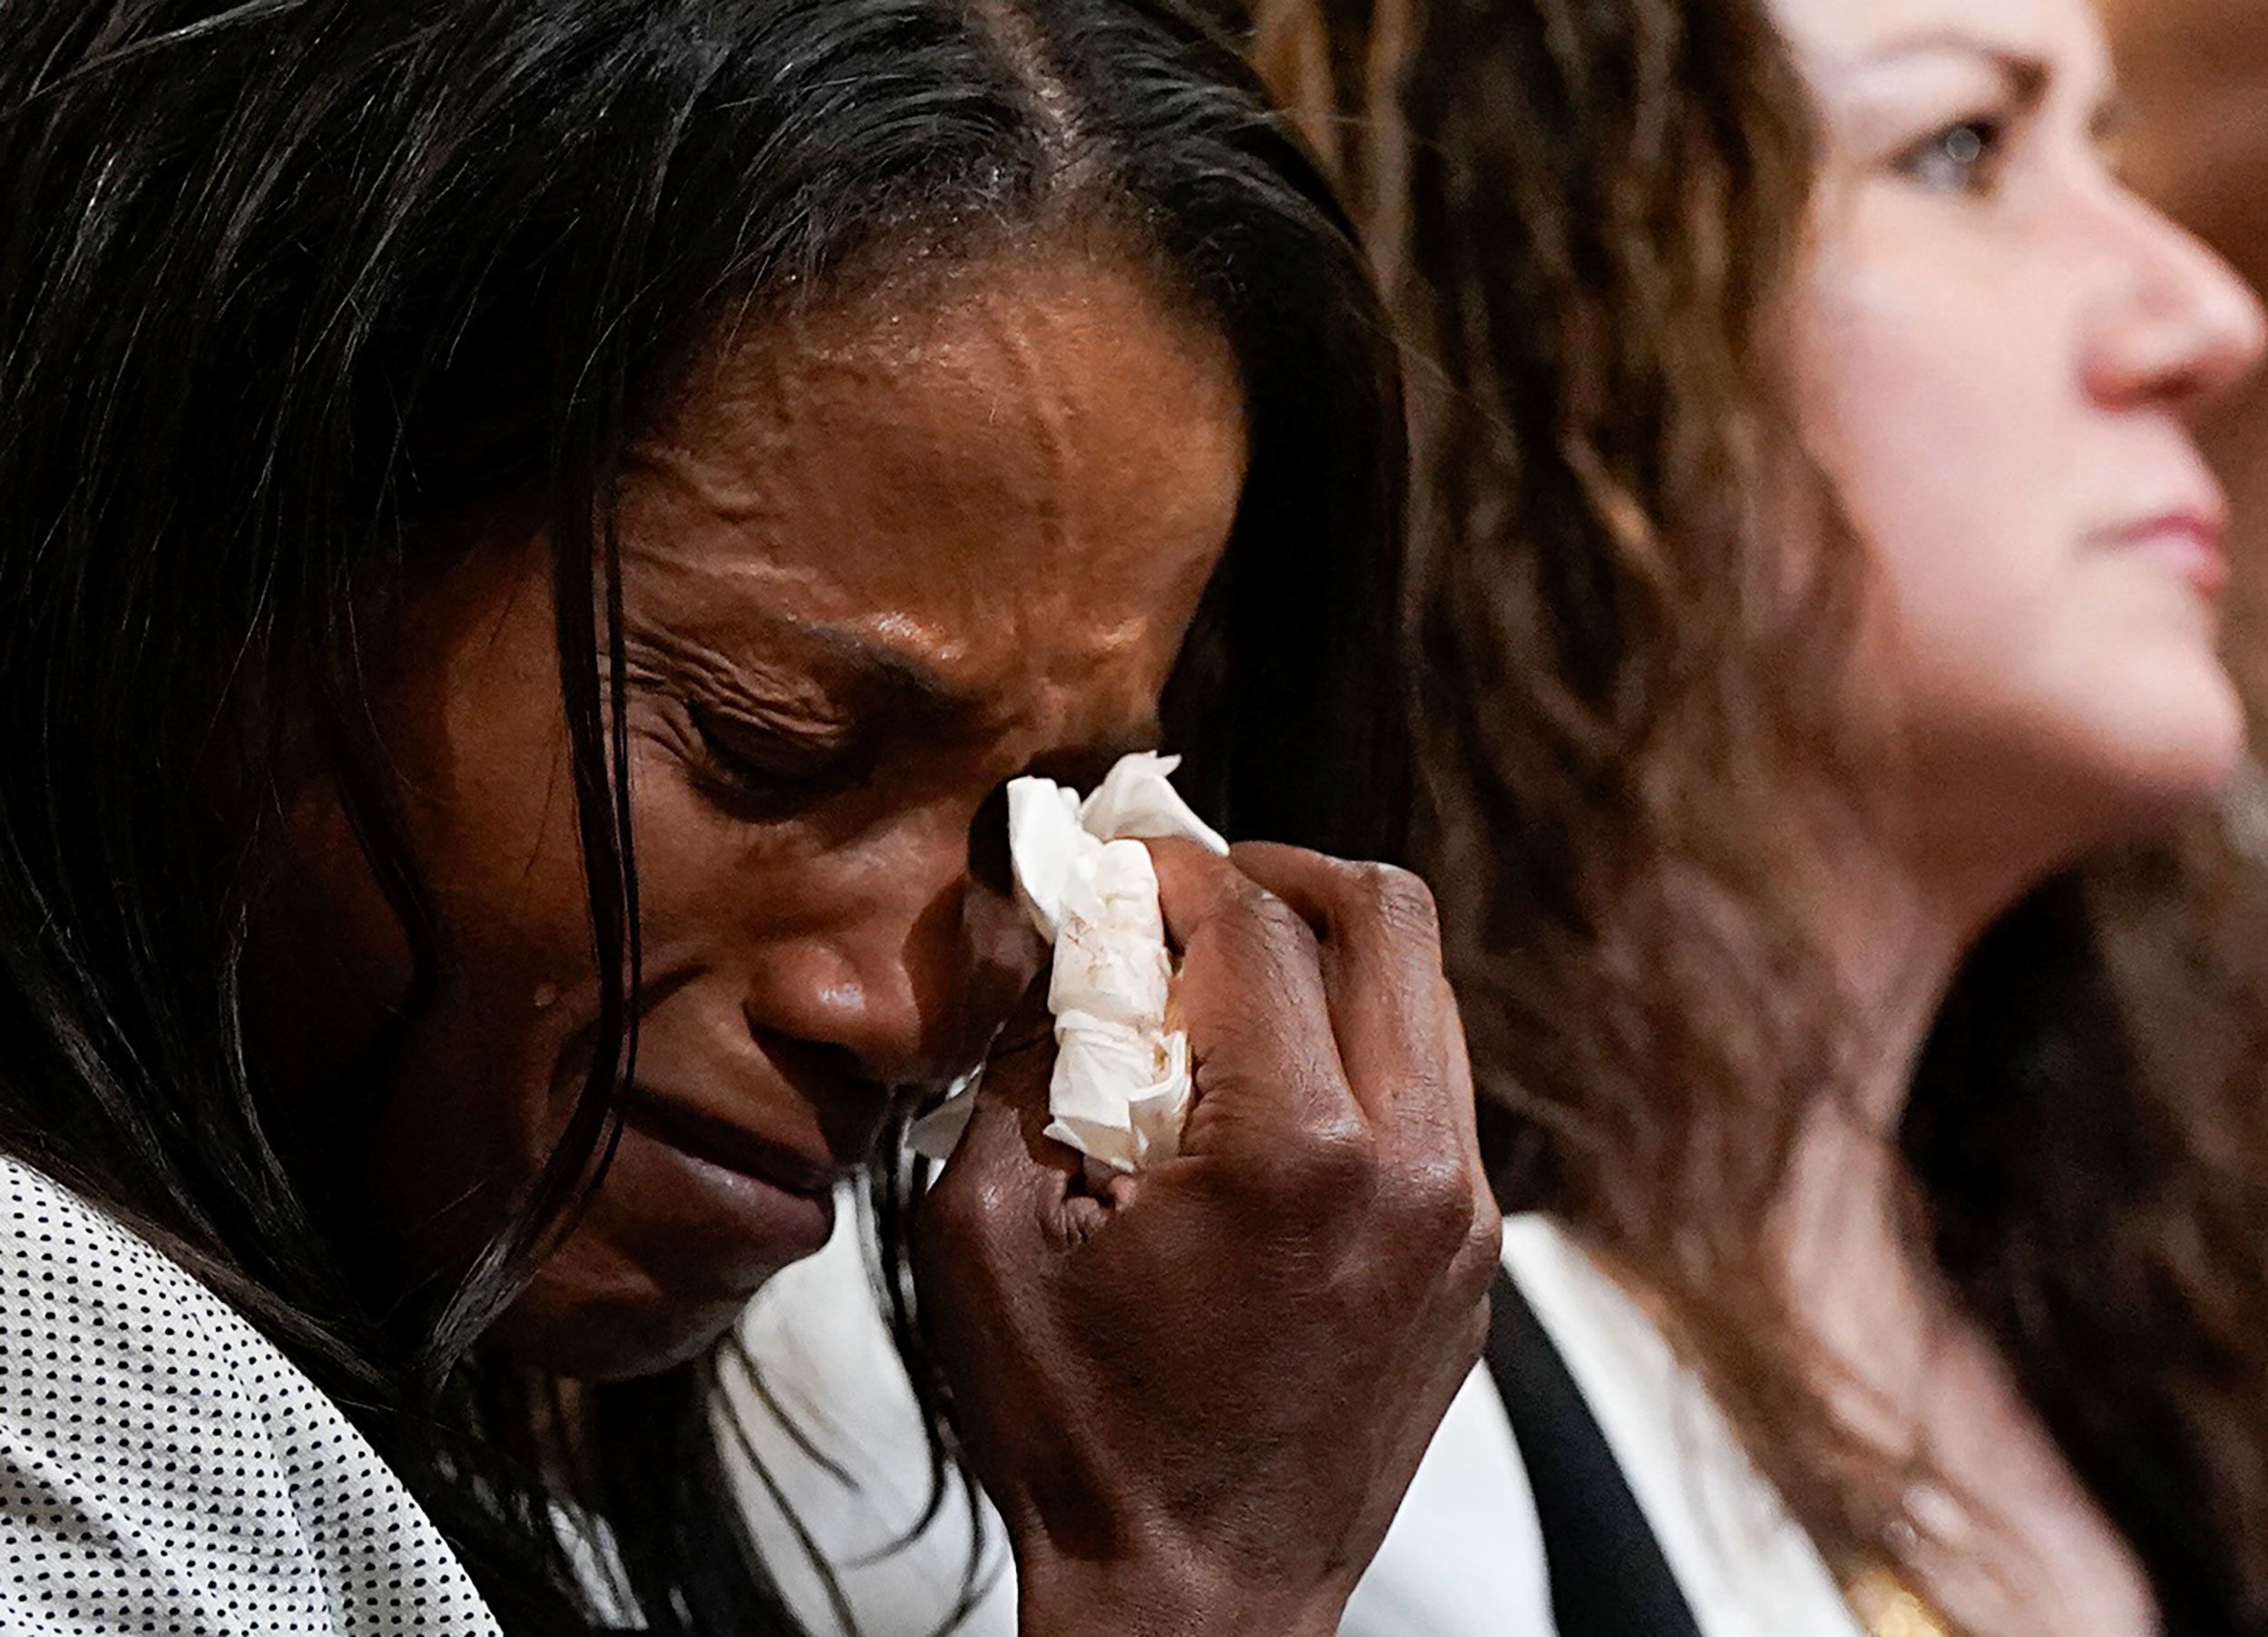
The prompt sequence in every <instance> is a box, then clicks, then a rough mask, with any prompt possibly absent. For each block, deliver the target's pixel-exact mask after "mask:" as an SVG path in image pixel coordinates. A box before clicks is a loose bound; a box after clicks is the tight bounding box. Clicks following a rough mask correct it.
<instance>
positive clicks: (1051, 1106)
mask: <svg viewBox="0 0 2268 1637" xmlns="http://www.w3.org/2000/svg"><path fill="white" fill-rule="evenodd" d="M1179 765H1180V758H1179V757H1177V756H1160V755H1158V754H1157V753H1156V752H1155V751H1149V750H1145V751H1142V752H1140V753H1139V754H1136V755H1132V756H1127V757H1122V758H1120V759H1119V762H1118V765H1117V766H1115V767H1113V768H1112V769H1110V775H1109V776H1108V777H1107V778H1105V779H1103V781H1102V783H1101V784H1100V786H1099V787H1097V789H1095V792H1094V793H1093V794H1092V795H1090V796H1089V797H1088V798H1087V799H1085V800H1084V801H1081V800H1080V799H1079V796H1078V794H1077V792H1075V791H1073V790H1070V789H1065V788H1064V787H1063V786H1061V785H1059V784H1057V783H1055V782H1054V781H1053V780H1052V779H1017V780H1015V781H1014V782H1013V783H1012V784H1011V785H1010V786H1009V787H1008V851H1009V857H1010V859H1011V861H1012V863H1013V865H1014V868H1015V877H1016V897H1017V901H1018V902H1019V903H1020V904H1022V907H1023V909H1024V913H1025V914H1026V915H1028V916H1029V917H1031V924H1032V926H1035V927H1037V928H1038V929H1039V932H1040V935H1041V936H1042V937H1044V938H1046V939H1047V940H1048V942H1049V943H1051V944H1052V945H1053V946H1055V963H1054V968H1053V970H1052V971H1051V974H1050V975H1049V978H1048V1010H1049V1012H1051V1014H1053V1015H1054V1018H1055V1045H1056V1056H1055V1073H1054V1077H1053V1079H1052V1080H1051V1081H1050V1082H1049V1084H1048V1113H1049V1115H1050V1119H1049V1122H1048V1127H1047V1134H1048V1135H1049V1136H1050V1137H1051V1138H1052V1139H1054V1140H1055V1141H1056V1142H1061V1143H1064V1144H1066V1145H1067V1146H1069V1147H1070V1148H1073V1149H1076V1150H1077V1151H1078V1152H1080V1153H1082V1154H1084V1155H1086V1156H1087V1158H1088V1159H1089V1160H1090V1162H1093V1163H1094V1164H1095V1165H1097V1166H1100V1167H1102V1168H1104V1169H1106V1170H1109V1171H1122V1172H1131V1171H1139V1170H1140V1169H1141V1168H1142V1167H1143V1166H1144V1165H1149V1164H1154V1163H1156V1162H1158V1161H1161V1160H1168V1159H1170V1158H1172V1157H1173V1155H1174V1154H1175V1153H1177V1152H1179V1149H1180V1145H1181V1126H1182V1122H1183V1121H1184V1120H1185V1119H1187V1118H1188V1112H1189V1102H1190V1097H1191V1083H1190V1079H1189V1043H1188V1036H1187V1035H1185V1034H1183V1033H1182V1032H1181V1031H1180V1030H1179V1029H1178V1028H1175V1027H1174V1026H1173V1025H1172V1019H1171V1010H1172V987H1173V961H1172V957H1171V956H1170V955H1169V954H1168V951H1167V947H1166V925H1165V917H1164V916H1163V915H1162V914H1161V913H1160V912H1159V910H1158V874H1157V871H1156V870H1155V869H1154V868H1152V867H1151V865H1150V861H1149V848H1146V847H1144V846H1142V845H1141V844H1142V842H1143V841H1145V840H1159V839H1163V838H1168V837H1184V838H1188V839H1189V840H1192V841H1196V842H1198V843H1199V844H1201V845H1203V846H1205V847H1207V848H1211V849H1212V850H1213V851H1215V852H1217V853H1226V852H1227V850H1228V843H1227V841H1225V840H1223V839H1222V838H1221V837H1220V836H1219V834H1218V833H1217V832H1216V831H1215V830H1214V829H1213V828H1211V827H1210V826H1209V825H1207V823H1206V822H1205V821H1204V820H1203V819H1202V818H1198V816H1197V815H1196V814H1195V813H1193V812H1191V811H1190V810H1189V807H1188V803H1187V802H1185V801H1183V800H1182V799H1181V797H1180V794H1179V793H1178V791H1176V790H1175V789H1174V788H1173V785H1172V783H1171V782H1170V779H1171V777H1172V774H1173V770H1174V769H1175V768H1177V767H1178V766H1179ZM968 1089H969V1088H968V1086H967V1084H966V1083H964V1084H963V1085H961V1086H956V1087H955V1088H954V1091H953V1095H952V1096H951V1097H950V1098H949V1099H948V1101H947V1102H946V1103H945V1104H944V1105H943V1107H941V1108H939V1109H937V1110H936V1111H934V1113H930V1114H928V1115H926V1116H924V1118H923V1119H922V1120H920V1121H918V1122H916V1123H915V1125H914V1131H913V1133H912V1141H913V1146H914V1151H915V1152H918V1153H924V1154H927V1155H929V1156H930V1157H931V1158H932V1159H943V1158H944V1157H946V1155H948V1154H950V1153H951V1152H953V1144H954V1143H955V1142H958V1141H959V1140H960V1136H961V1131H962V1128H963V1126H965V1125H966V1124H967V1122H968V1114H969V1104H970V1098H969V1096H968V1095H967V1092H968Z"/></svg>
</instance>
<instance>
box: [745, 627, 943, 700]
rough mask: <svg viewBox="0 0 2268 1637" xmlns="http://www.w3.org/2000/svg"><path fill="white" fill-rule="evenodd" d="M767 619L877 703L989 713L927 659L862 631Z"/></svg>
mask: <svg viewBox="0 0 2268 1637" xmlns="http://www.w3.org/2000/svg"><path fill="white" fill-rule="evenodd" d="M758 618H759V621H760V622H761V623H762V624H764V625H766V626H767V627H769V628H771V629H772V630H774V631H777V632H781V633H783V634H785V635H786V636H787V637H788V638H789V639H790V640H791V641H793V642H797V643H800V644H802V645H803V646H805V647H806V648H807V649H816V650H817V651H818V652H820V653H822V654H824V655H825V656H826V661H827V663H828V664H829V666H830V667H831V668H832V669H834V670H835V671H836V672H837V673H838V674H837V676H836V679H835V680H836V681H838V682H839V683H840V684H842V685H843V686H844V687H845V688H846V690H848V691H853V692H855V693H857V694H859V695H860V696H861V697H862V700H863V701H865V702H867V703H868V704H869V705H871V706H872V707H874V708H877V709H883V710H888V709H897V710H902V711H906V712H908V713H909V714H911V715H913V716H915V717H918V718H919V719H920V720H924V721H938V722H943V721H967V720H973V719H975V718H977V717H981V716H982V714H983V713H984V705H983V701H981V700H979V699H977V698H976V697H975V696H973V694H971V693H969V692H968V691H965V690H963V689H962V688H959V687H957V686H955V685H954V684H953V682H952V681H949V680H947V679H946V677H945V676H944V675H943V673H942V672H941V671H938V670H937V669H936V668H935V667H934V666H933V665H931V664H930V663H929V662H927V661H925V660H924V659H922V658H920V657H919V656H917V655H915V654H911V653H908V652H905V650H904V649H903V648H899V647H896V646H894V644H892V643H889V642H880V641H877V640H876V639H875V638H874V637H873V636H870V635H868V634H867V633H866V632H863V631H855V630H852V629H850V628H849V627H846V626H841V625H827V624H822V623H820V622H816V621H812V620H806V619H803V618H801V617H799V616H797V615H795V614H788V613H777V612H773V611H767V612H766V613H763V614H761V615H760V616H758Z"/></svg>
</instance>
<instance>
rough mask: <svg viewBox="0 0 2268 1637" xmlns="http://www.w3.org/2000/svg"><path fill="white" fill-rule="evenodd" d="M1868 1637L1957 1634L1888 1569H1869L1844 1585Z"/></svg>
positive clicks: (1845, 1591)
mask: <svg viewBox="0 0 2268 1637" xmlns="http://www.w3.org/2000/svg"><path fill="white" fill-rule="evenodd" d="M1843 1596H1844V1598H1845V1599H1846V1600H1847V1601H1848V1602H1849V1603H1850V1604H1851V1611H1852V1612H1853V1613H1854V1614H1856V1615H1857V1616H1858V1617H1859V1623H1860V1624H1861V1625H1862V1626H1863V1627H1864V1628H1865V1629H1866V1633H1867V1637H1960V1634H1959V1633H1958V1632H1955V1631H1954V1629H1953V1628H1952V1626H1951V1625H1950V1624H1948V1623H1947V1622H1946V1620H1945V1617H1944V1616H1943V1615H1941V1614H1940V1613H1939V1612H1937V1611H1936V1610H1935V1609H1932V1608H1931V1606H1930V1605H1929V1603H1926V1602H1925V1601H1923V1599H1922V1597H1921V1593H1918V1592H1915V1591H1913V1590H1911V1588H1909V1587H1908V1586H1907V1585H1906V1583H1905V1582H1903V1581H1901V1580H1900V1579H1899V1578H1898V1576H1897V1575H1896V1574H1895V1573H1892V1571H1890V1570H1888V1569H1880V1568H1877V1569H1869V1570H1867V1571H1866V1572H1865V1573H1862V1574H1860V1575H1858V1576H1856V1577H1855V1578H1854V1579H1853V1580H1852V1581H1851V1582H1850V1583H1849V1584H1847V1585H1846V1586H1844V1587H1843Z"/></svg>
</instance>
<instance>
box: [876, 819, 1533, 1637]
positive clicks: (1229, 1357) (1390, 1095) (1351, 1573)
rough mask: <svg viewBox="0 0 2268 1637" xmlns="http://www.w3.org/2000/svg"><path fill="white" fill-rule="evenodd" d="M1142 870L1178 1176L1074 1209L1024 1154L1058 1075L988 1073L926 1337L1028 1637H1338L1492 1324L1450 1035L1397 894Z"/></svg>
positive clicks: (937, 1210)
mask: <svg viewBox="0 0 2268 1637" xmlns="http://www.w3.org/2000/svg"><path fill="white" fill-rule="evenodd" d="M1152 846H1153V851H1154V852H1155V853H1156V854H1157V858H1158V880H1159V894H1160V897H1161V899H1162V901H1163V904H1164V907H1165V910H1166V917H1167V925H1168V933H1169V936H1171V938H1172V939H1173V941H1174V942H1175V944H1176V945H1177V946H1178V947H1179V949H1180V950H1181V952H1182V958H1183V967H1182V972H1181V975H1180V978H1179V980H1178V985H1177V990H1176V993H1177V995H1178V1003H1179V1005H1180V1009H1181V1018H1182V1021H1183V1023H1184V1024H1185V1025H1186V1027H1187V1028H1188V1035H1189V1045H1190V1051H1191V1054H1192V1056H1193V1058H1194V1059H1195V1062H1196V1065H1197V1066H1196V1082H1197V1092H1198V1102H1197V1104H1196V1107H1195V1108H1194V1110H1193V1111H1192V1113H1191V1115H1190V1119H1189V1123H1188V1130H1187V1132H1186V1135H1185V1138H1184V1142H1183V1147H1182V1152H1181V1154H1180V1156H1179V1157H1178V1158H1176V1159H1174V1160H1171V1161H1168V1162H1165V1163H1163V1164H1162V1165H1158V1166H1157V1167H1155V1168H1153V1169H1151V1170H1149V1171H1144V1172H1143V1173H1141V1174H1140V1175H1139V1176H1138V1177H1136V1178H1133V1179H1130V1180H1129V1179H1119V1180H1117V1181H1114V1182H1113V1183H1112V1184H1111V1186H1110V1189H1109V1190H1108V1191H1107V1192H1106V1194H1105V1195H1104V1196H1102V1197H1097V1196H1095V1195H1092V1194H1090V1193H1089V1192H1088V1191H1086V1190H1085V1189H1084V1188H1083V1187H1082V1186H1081V1183H1080V1175H1081V1173H1080V1166H1079V1163H1078V1161H1077V1158H1076V1156H1073V1155H1071V1154H1070V1153H1069V1152H1068V1151H1065V1150H1062V1149H1060V1148H1058V1147H1056V1146H1055V1145H1053V1144H1051V1143H1049V1142H1046V1140H1045V1139H1044V1138H1043V1137H1042V1136H1041V1127H1042V1126H1043V1125H1044V1124H1045V1122H1046V1118H1047V1115H1046V1084H1047V1076H1048V1070H1049V1054H1048V1052H1047V1051H1046V1050H1045V1049H1044V1047H1043V1046H1037V1047H1033V1048H1031V1049H1027V1050H1022V1051H1016V1052H1012V1053H1008V1054H1003V1056H1002V1058H1001V1059H1000V1060H999V1061H996V1062H995V1063H994V1064H992V1066H991V1067H990V1068H989V1069H988V1070H987V1073H986V1075H985V1080H984V1083H983V1085H982V1088H981V1089H980V1092H979V1098H978V1102H979V1106H978V1110H977V1113H976V1114H975V1116H974V1118H973V1121H972V1122H971V1125H970V1128H969V1132H968V1134H967V1136H966V1137H965V1138H964V1140H963V1143H962V1146H961V1148H960V1149H959V1151H958V1152H956V1153H955V1154H954V1156H953V1160H952V1162H951V1163H950V1164H949V1165H948V1166H947V1168H946V1170H945V1171H944V1174H943V1177H942V1178H941V1179H940V1181H939V1182H938V1183H937V1185H936V1187H935V1188H934V1191H932V1192H931V1194H930V1196H929V1198H928V1200H927V1201H926V1205H925V1210H924V1219H923V1222H922V1231H921V1234H920V1236H919V1238H918V1240H917V1245H916V1253H917V1254H916V1261H915V1268H916V1273H917V1276H918V1278H919V1280H920V1290H921V1299H922V1304H923V1309H924V1312H925V1313H928V1314H931V1315H933V1316H934V1317H933V1318H932V1325H933V1328H934V1333H935V1337H936V1340H937V1342H938V1345H939V1347H940V1348H941V1350H942V1352H943V1356H944V1357H945V1358H946V1359H947V1361H948V1363H949V1364H950V1365H951V1367H953V1381H954V1391H955V1403H956V1405H957V1407H958V1409H959V1412H960V1414H961V1416H962V1418H963V1422H964V1424H965V1426H966V1428H967V1430H968V1433H969V1435H970V1440H971V1444H972V1447H973V1456H974V1458H975V1460H976V1463H977V1466H978V1470H979V1474H980V1475H981V1476H982V1478H983V1480H984V1483H985V1486H986V1489H987V1490H988V1491H989V1492H990V1494H991V1495H992V1497H993V1499H994V1500H995V1502H996V1503H997V1504H998V1505H999V1506H1000V1509H1001V1513H1002V1517H1003V1519H1004V1520H1005V1522H1006V1524H1007V1527H1008V1529H1009V1532H1010V1534H1011V1536H1012V1540H1013V1542H1014V1544H1015V1547H1016V1555H1017V1560H1018V1563H1019V1567H1020V1570H1021V1589H1022V1622H1023V1629H1024V1630H1025V1631H1027V1632H1062V1631H1069V1630H1075V1629H1080V1622H1081V1621H1082V1620H1091V1619H1094V1618H1096V1617H1097V1616H1098V1615H1100V1616H1102V1617H1104V1618H1105V1619H1106V1621H1107V1622H1108V1623H1110V1629H1112V1630H1115V1631H1119V1632H1175V1633H1199V1632H1213V1631H1221V1632H1231V1631H1234V1632H1283V1633H1291V1632H1314V1633H1318V1634H1319V1633H1325V1632H1331V1631H1334V1629H1335V1627H1336V1622H1337V1618H1338V1614H1339V1611H1340V1609H1341V1607H1342V1605H1343V1604H1344V1600H1345V1597H1346V1595H1347V1593H1349V1592H1350V1591H1351V1590H1352V1589H1353V1587H1354V1582H1355V1580H1356V1579H1357V1578H1358V1577H1359V1575H1360V1574H1361V1573H1362V1570H1363V1568H1364V1566H1365V1565H1366V1564H1367V1563H1368V1562H1369V1561H1370V1558H1371V1556H1372V1555H1373V1554H1374V1553H1375V1551H1376V1550H1377V1546H1378V1543H1379V1542H1380V1540H1381V1539H1382V1538H1383V1536H1384V1534H1385V1531H1386V1526H1387V1524H1388V1523H1389V1522H1390V1521H1391V1520H1392V1517H1393V1509H1394V1506H1395V1505H1396V1504H1397V1503H1398V1501H1399V1499H1400V1497H1401V1495H1402V1493H1403V1489H1404V1488H1405V1487H1406V1485H1407V1484H1408V1482H1409V1479H1410V1476H1411V1475H1412V1474H1413V1472H1414V1471H1415V1470H1416V1467H1417V1464H1418V1461H1419V1458H1420V1457H1421V1456H1422V1455H1423V1453H1424V1450H1425V1446H1426V1445H1427V1443H1428V1442H1429V1440H1430V1439H1431V1437H1432V1433H1433V1430H1434V1428H1435V1426H1437V1425H1438V1423H1439V1421H1440V1419H1441V1416H1442V1413H1443V1411H1444V1410H1445V1409H1446V1408H1447V1407H1448V1405H1449V1401H1450V1399H1451V1397H1453V1396H1454V1394H1455V1392H1456V1390H1457V1388H1458V1387H1459V1385H1460V1384H1461V1381H1462V1380H1463V1378H1464V1376H1465V1374H1466V1373H1467V1372H1468V1371H1469V1370H1470V1368H1471V1365H1472V1362H1473V1359H1474V1358H1476V1357H1477V1355H1478V1353H1479V1351H1480V1347H1481V1337H1482V1334H1483V1331H1484V1329H1485V1326H1486V1316H1487V1304H1486V1290H1487V1287H1488V1282H1489V1279H1490V1276H1491V1271H1492V1269H1493V1268H1494V1266H1495V1260H1496V1250H1497V1243H1498V1239H1499V1234H1500V1229H1501V1219H1500V1217H1499V1215H1498V1212H1497V1210H1496V1207H1495V1205H1494V1202H1493V1201H1492V1199H1491V1195H1490V1192H1489V1189H1488V1183H1487V1180H1486V1178H1485V1176H1484V1175H1483V1173H1482V1171H1481V1165H1480V1162H1479V1157H1478V1147H1477V1144H1476V1142H1475V1140H1474V1136H1473V1104H1472V1086H1471V1078H1470V1074H1469V1072H1468V1070H1467V1068H1466V1063H1465V1053H1464V1043H1463V1037H1462V1033H1461V1028H1460V1026H1459V1024H1458V1019H1457V1011H1456V1005H1455V1003H1454V1001H1453V999H1452V996H1451V995H1450V992H1449V986H1448V984H1447V981H1446V980H1445V979H1444V978H1443V976H1442V968H1441V959H1440V949H1439V942H1438V936H1437V933H1436V930H1435V926H1434V917H1433V911H1432V899H1431V897H1429V896H1428V895H1427V893H1426V891H1425V889H1424V888H1423V887H1422V886H1421V885H1419V884H1418V883H1417V881H1416V880H1415V878H1414V877H1410V876H1407V875H1405V874H1403V873H1402V872H1400V871H1395V870H1389V869H1385V868H1379V867H1365V866H1359V865H1346V864H1340V863H1337V862H1334V861H1333V860H1328V859H1325V858H1318V857H1316V856H1315V855H1313V854H1310V853H1305V852H1301V851H1297V850H1295V849H1292V848H1279V847H1269V846H1261V845H1250V844H1248V845H1246V846H1243V847H1240V848H1237V849H1236V852H1235V855H1234V857H1233V859H1220V858H1215V857H1213V856H1212V855H1211V854H1209V853H1207V852H1205V851H1204V850H1203V849H1202V848H1198V847H1195V846H1193V845H1192V844H1189V843H1187V842H1159V843H1154V844H1152ZM1044 1028H1045V1024H1044V1020H1043V1019H1041V1020H1039V1021H1038V1022H1037V1023H1036V1025H1035V1027H1034V1028H1033V1029H1032V1030H1031V1031H1029V1032H1027V1031H1025V1030H1022V1029H1019V1030H1016V1031H1013V1032H1012V1033H1013V1034H1016V1035H1027V1034H1029V1037H1031V1038H1036V1039H1039V1040H1042V1041H1043V1040H1044ZM1200 1338H1201V1345H1199V1342H1200Z"/></svg>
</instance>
